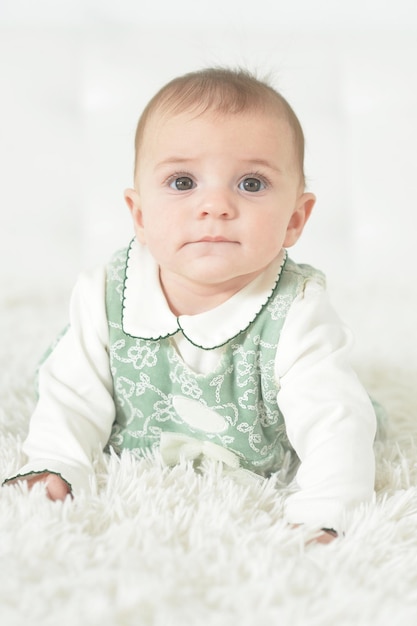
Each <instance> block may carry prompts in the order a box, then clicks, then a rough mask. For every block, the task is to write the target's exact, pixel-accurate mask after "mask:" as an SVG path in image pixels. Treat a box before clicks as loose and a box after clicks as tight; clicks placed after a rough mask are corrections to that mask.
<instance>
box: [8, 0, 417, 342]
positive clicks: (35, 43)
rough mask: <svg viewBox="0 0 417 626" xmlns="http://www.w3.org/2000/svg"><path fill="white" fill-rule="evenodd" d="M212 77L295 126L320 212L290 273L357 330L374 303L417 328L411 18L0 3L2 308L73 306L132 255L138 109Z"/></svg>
mask: <svg viewBox="0 0 417 626" xmlns="http://www.w3.org/2000/svg"><path fill="white" fill-rule="evenodd" d="M206 65H231V66H237V65H239V66H244V67H247V68H249V69H250V70H254V71H257V72H258V73H259V74H260V75H261V76H264V75H269V76H270V78H271V80H272V82H273V84H274V86H276V87H277V88H278V89H279V90H280V91H281V92H282V93H283V95H284V96H285V97H286V98H287V99H288V100H289V101H290V103H291V104H292V105H293V107H294V109H295V111H296V112H297V114H298V116H299V117H300V119H301V122H302V125H303V127H304V130H305V135H306V139H307V157H306V172H307V177H308V187H309V189H310V190H311V191H313V192H315V193H316V195H317V197H318V202H317V205H316V209H315V213H314V215H313V217H312V218H311V221H310V223H309V225H308V227H307V230H306V231H305V234H304V235H303V238H302V241H300V242H299V243H298V244H297V246H296V248H294V249H293V251H292V256H293V257H294V258H295V259H296V260H297V261H303V262H309V263H311V264H313V265H316V266H318V267H320V268H321V269H322V270H324V271H325V272H326V274H327V275H328V278H329V283H330V287H331V288H332V289H333V290H334V292H335V298H336V301H337V304H339V305H342V307H344V308H348V309H349V306H348V301H349V302H350V301H351V298H356V299H357V305H359V306H357V307H356V309H357V311H356V316H357V317H355V315H354V314H353V313H352V311H350V312H349V310H348V311H347V316H348V317H349V316H350V317H351V318H352V321H353V322H354V325H355V324H358V323H359V317H360V316H361V315H362V314H364V313H365V314H366V312H364V311H363V310H361V306H360V298H361V297H365V296H366V297H367V298H368V300H367V301H366V302H367V306H369V294H372V293H375V302H377V305H375V307H373V309H372V307H371V310H370V311H369V316H378V315H380V314H381V310H380V309H381V303H383V302H384V298H386V300H387V301H388V300H391V303H392V300H393V299H394V300H396V301H397V302H398V305H397V306H396V307H394V309H393V315H394V316H396V317H398V316H399V317H401V316H402V315H403V314H404V309H407V314H408V315H411V314H413V315H414V313H410V308H411V309H414V312H415V313H417V310H416V309H417V307H416V300H417V297H416V294H417V286H416V278H415V274H416V260H415V258H416V257H415V254H414V252H415V247H416V236H415V232H416V229H417V225H416V219H415V214H416V212H417V202H416V196H415V188H416V180H417V158H416V144H417V4H416V2H415V0H397V1H396V2H392V1H389V0H350V1H349V2H346V1H343V2H341V1H338V0H291V1H289V0H285V1H284V0H270V1H268V0H257V1H256V2H254V1H253V0H240V1H237V0H228V1H226V0H198V1H197V0H175V1H172V0H153V1H147V0H136V1H134V0H117V1H113V2H111V1H110V0H0V244H1V263H0V286H1V291H2V293H4V292H5V291H6V292H8V293H10V294H19V293H23V292H24V291H25V290H26V291H27V290H28V289H29V291H32V292H36V291H54V290H56V291H57V292H59V293H66V292H67V291H69V290H70V288H71V286H72V284H73V282H74V280H75V278H76V276H77V274H78V272H79V271H80V270H81V269H82V268H83V267H86V266H90V265H95V264H97V263H102V262H104V261H106V260H107V258H108V256H109V255H110V254H111V253H112V251H113V250H115V249H116V248H118V247H120V246H123V245H125V244H126V243H127V242H128V241H129V239H130V238H131V236H132V228H131V224H130V217H129V214H128V210H127V208H126V207H125V205H124V201H123V190H124V188H125V187H127V186H130V185H131V183H132V164H133V135H134V130H135V126H136V122H137V119H138V117H139V114H140V112H141V109H142V108H143V106H144V105H145V104H146V102H147V100H148V99H149V98H150V97H151V96H152V95H153V93H154V92H155V91H156V90H157V89H158V88H159V87H160V86H162V84H164V83H165V82H166V81H167V80H169V79H170V78H172V77H174V76H176V75H178V74H182V73H184V72H186V71H189V70H193V69H197V68H200V67H202V66H206ZM361 294H362V295H361ZM358 298H359V300H358ZM358 311H359V312H358ZM410 319H411V318H410ZM413 319H414V318H413ZM397 321H398V320H389V322H388V320H387V318H386V316H385V318H384V324H388V323H389V325H390V326H391V324H392V323H397ZM368 323H369V320H368ZM385 330H388V329H387V328H385ZM414 346H416V340H415V336H414Z"/></svg>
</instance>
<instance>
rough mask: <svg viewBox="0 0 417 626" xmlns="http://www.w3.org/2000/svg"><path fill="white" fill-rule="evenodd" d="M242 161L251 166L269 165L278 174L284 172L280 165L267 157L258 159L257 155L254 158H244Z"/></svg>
mask: <svg viewBox="0 0 417 626" xmlns="http://www.w3.org/2000/svg"><path fill="white" fill-rule="evenodd" d="M241 162H242V163H244V164H245V165H247V166H250V167H267V168H268V169H270V170H273V171H274V172H277V173H278V174H282V173H283V170H282V169H281V168H280V167H278V166H277V165H276V164H275V163H271V161H268V160H267V159H258V158H256V157H255V158H254V159H242V161H241Z"/></svg>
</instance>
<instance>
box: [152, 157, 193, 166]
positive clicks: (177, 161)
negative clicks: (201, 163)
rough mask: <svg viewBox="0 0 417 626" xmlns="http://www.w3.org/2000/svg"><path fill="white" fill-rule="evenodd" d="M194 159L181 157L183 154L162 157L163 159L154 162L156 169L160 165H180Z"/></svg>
mask: <svg viewBox="0 0 417 626" xmlns="http://www.w3.org/2000/svg"><path fill="white" fill-rule="evenodd" d="M193 160H194V159H193V158H192V157H183V156H175V155H174V156H172V157H168V158H167V159H163V161H159V163H157V164H156V166H155V167H156V169H159V168H160V167H167V166H169V165H182V164H184V163H190V162H191V161H193Z"/></svg>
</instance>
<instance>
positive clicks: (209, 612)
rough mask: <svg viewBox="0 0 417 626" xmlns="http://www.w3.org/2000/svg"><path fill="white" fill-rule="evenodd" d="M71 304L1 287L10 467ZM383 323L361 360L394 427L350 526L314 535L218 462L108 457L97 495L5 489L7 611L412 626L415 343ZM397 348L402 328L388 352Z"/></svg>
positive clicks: (178, 621)
mask: <svg viewBox="0 0 417 626" xmlns="http://www.w3.org/2000/svg"><path fill="white" fill-rule="evenodd" d="M362 295H363V297H364V298H366V297H368V294H367V293H364V294H362ZM369 301H370V299H369V298H368V303H369ZM365 302H366V300H365ZM380 304H381V303H380ZM359 308H360V310H361V311H362V310H363V307H362V306H361V307H359ZM387 316H388V313H387V315H386V316H385V318H384V319H385V320H387V319H388V317H387ZM413 318H414V316H413ZM352 319H355V316H354V314H352ZM64 320H65V314H64V308H63V305H62V304H61V298H58V300H57V301H54V300H53V299H52V298H51V297H49V298H48V297H39V296H37V295H35V294H34V293H33V294H29V295H26V296H25V297H22V298H20V297H18V296H16V297H12V296H9V297H8V298H7V299H6V300H4V301H3V303H2V308H1V318H0V328H1V363H0V365H1V389H0V391H1V401H0V445H1V453H0V479H1V480H3V479H4V478H5V477H6V476H7V475H9V474H11V473H12V472H13V471H14V470H15V469H16V468H17V467H18V466H19V464H20V463H21V453H20V446H21V440H22V438H23V437H24V435H25V433H26V431H27V425H28V418H29V415H30V412H31V409H32V407H33V404H34V392H33V385H32V375H33V371H34V368H35V364H36V361H37V359H38V357H39V355H40V354H41V352H42V350H43V348H44V347H45V346H46V345H47V344H48V341H49V339H51V338H52V337H53V336H54V334H55V332H56V331H57V330H58V329H59V327H60V325H61V323H63V322H64ZM410 320H411V318H410ZM410 324H411V323H410ZM379 326H381V324H379ZM412 326H414V323H413V324H412ZM376 327H378V324H375V321H373V322H372V323H370V324H369V328H367V329H366V333H365V334H367V337H368V338H369V339H370V342H369V346H371V347H370V348H369V347H368V348H367V347H366V346H363V347H362V348H361V350H359V352H357V353H356V360H357V362H358V364H359V366H360V367H359V369H360V375H361V377H362V378H363V379H364V381H365V383H366V385H367V386H368V387H369V388H370V391H371V392H373V393H374V394H375V395H376V396H377V398H378V399H379V400H382V402H383V403H384V404H385V406H386V407H387V409H388V411H389V413H390V428H389V432H388V435H387V438H386V440H385V441H384V442H382V443H379V444H378V445H377V448H376V453H377V468H378V477H377V485H376V498H375V501H374V502H373V503H371V504H369V505H368V506H366V507H363V508H362V509H361V510H359V511H357V512H356V513H355V515H353V516H352V518H351V519H350V521H349V524H348V531H347V534H346V536H345V537H344V538H343V539H339V540H337V541H335V542H333V543H332V544H331V545H328V546H321V545H308V546H306V545H305V539H306V537H305V536H304V535H303V532H302V531H301V530H300V531H294V530H290V529H288V528H287V527H286V525H285V524H284V522H283V520H282V505H283V502H284V499H285V497H286V494H285V490H280V489H277V485H276V481H275V480H274V479H270V480H269V481H266V482H265V483H264V484H263V485H257V484H249V485H243V484H239V483H237V482H235V481H234V479H233V478H231V477H230V476H227V475H225V474H224V473H223V472H222V469H221V467H220V466H219V465H216V464H213V463H209V464H207V466H206V467H205V468H204V471H202V472H196V471H195V470H194V469H193V468H192V467H191V466H190V465H187V464H183V465H180V466H177V467H175V468H173V469H166V468H164V467H162V465H161V464H160V463H159V462H158V459H155V460H148V459H147V460H143V461H141V462H138V461H135V460H133V459H132V458H131V457H130V456H129V455H126V456H123V457H122V458H121V459H118V458H103V459H102V460H101V461H100V462H99V463H98V464H97V490H96V493H94V495H93V496H92V497H90V498H88V499H87V498H82V497H80V498H77V499H75V500H73V501H71V500H67V501H66V502H65V503H52V502H49V501H48V500H47V499H46V498H45V496H44V494H43V492H42V489H41V488H40V487H39V488H36V489H34V490H33V491H32V492H31V493H27V492H25V489H24V488H21V487H7V488H3V489H1V490H0V624H1V626H14V625H25V626H49V625H50V626H57V625H61V626H66V625H67V624H68V625H71V626H84V625H85V626H94V625H100V626H119V625H120V626H130V625H132V626H148V625H149V626H150V625H152V626H193V625H200V624H201V625H202V626H203V625H204V626H234V625H235V624H236V625H237V624H238V625H239V626H258V625H259V626H261V625H262V626H278V625H284V626H327V625H328V626H353V625H355V626H356V625H363V626H371V625H372V626H379V625H387V626H388V625H392V624H398V625H399V626H408V625H409V626H415V624H417V487H416V485H417V464H416V461H417V419H416V418H417V407H416V397H415V388H416V385H415V383H416V380H417V375H416V374H417V359H416V356H415V355H414V360H413V354H409V355H408V356H407V359H406V362H405V364H404V366H403V367H400V366H399V365H398V363H399V362H400V361H401V358H393V359H392V360H391V359H390V358H389V354H387V353H384V355H382V356H381V354H380V353H379V352H378V351H377V350H375V346H376V345H377V344H378V341H379V337H377V335H376V333H378V334H379V332H380V328H376ZM409 330H410V331H411V332H414V328H413V327H411V325H410V328H409ZM399 332H400V333H401V329H400V331H399ZM392 343H393V345H394V344H395V345H397V344H398V337H396V338H395V341H393V342H392ZM401 350H403V352H404V351H405V352H406V353H407V350H409V344H407V345H405V344H404V347H403V348H398V349H397V354H394V357H400V356H401V355H400V354H399V352H400V351H401ZM410 352H411V351H410Z"/></svg>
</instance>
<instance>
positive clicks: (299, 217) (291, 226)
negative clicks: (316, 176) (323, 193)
mask: <svg viewBox="0 0 417 626" xmlns="http://www.w3.org/2000/svg"><path fill="white" fill-rule="evenodd" d="M315 202H316V196H315V195H314V194H312V193H303V194H302V195H301V196H300V197H299V199H298V202H297V205H296V207H295V209H294V212H293V214H292V215H291V219H290V221H289V223H288V227H287V233H286V235H285V240H284V248H290V247H291V246H293V245H294V244H295V243H296V242H297V240H298V239H299V237H300V236H301V233H302V232H303V229H304V226H305V224H306V222H307V220H308V218H309V217H310V215H311V211H312V210H313V207H314V204H315Z"/></svg>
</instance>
